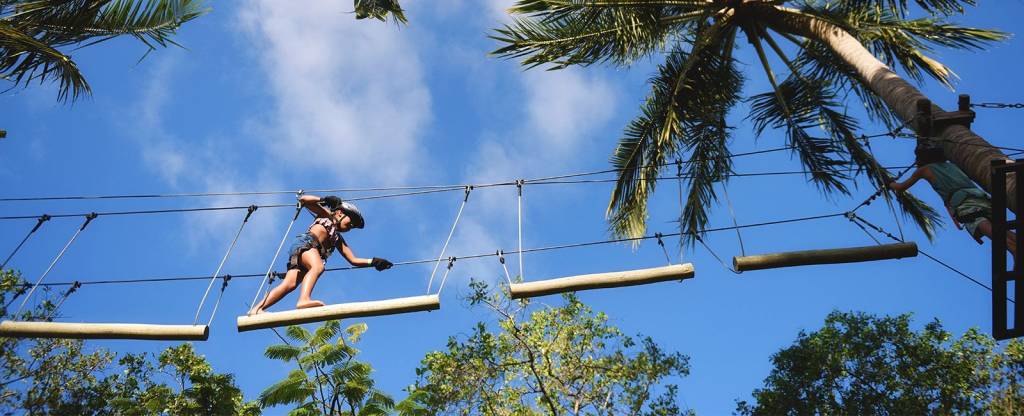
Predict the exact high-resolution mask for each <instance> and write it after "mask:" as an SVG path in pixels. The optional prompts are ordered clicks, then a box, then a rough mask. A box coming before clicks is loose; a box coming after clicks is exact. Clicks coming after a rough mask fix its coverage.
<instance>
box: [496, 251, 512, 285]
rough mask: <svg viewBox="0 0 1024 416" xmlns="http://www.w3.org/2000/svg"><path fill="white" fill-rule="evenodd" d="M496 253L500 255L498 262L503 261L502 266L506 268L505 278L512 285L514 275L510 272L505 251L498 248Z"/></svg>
mask: <svg viewBox="0 0 1024 416" xmlns="http://www.w3.org/2000/svg"><path fill="white" fill-rule="evenodd" d="M496 255H497V256H498V263H501V268H502V269H504V270H505V280H508V284H509V286H511V285H512V276H510V275H509V274H508V266H506V265H505V252H504V251H501V250H498V252H497V253H496Z"/></svg>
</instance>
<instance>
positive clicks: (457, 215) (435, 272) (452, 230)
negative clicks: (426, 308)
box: [427, 186, 473, 293]
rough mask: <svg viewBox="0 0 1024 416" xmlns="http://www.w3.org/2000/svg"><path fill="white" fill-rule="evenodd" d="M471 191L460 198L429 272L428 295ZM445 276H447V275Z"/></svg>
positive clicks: (469, 189) (468, 188) (471, 188)
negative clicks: (457, 208)
mask: <svg viewBox="0 0 1024 416" xmlns="http://www.w3.org/2000/svg"><path fill="white" fill-rule="evenodd" d="M472 190H473V187H472V186H467V187H466V194H465V196H463V198H462V205H461V206H459V213H458V214H456V215H455V222H453V223H452V229H451V231H448V238H447V239H446V240H444V246H443V247H441V254H440V255H438V256H437V262H435V263H434V271H432V272H430V281H428V282H427V293H430V288H431V287H433V286H434V275H435V274H437V266H440V265H441V259H443V258H444V252H445V251H447V250H448V243H449V242H451V241H452V235H454V234H455V227H457V226H458V225H459V219H461V218H462V210H464V209H465V208H466V202H469V193H470V191H472ZM445 275H446V276H447V273H446V274H445Z"/></svg>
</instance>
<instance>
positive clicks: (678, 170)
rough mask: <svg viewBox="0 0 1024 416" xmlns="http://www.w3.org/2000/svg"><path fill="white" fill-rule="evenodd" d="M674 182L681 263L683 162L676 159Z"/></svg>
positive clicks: (681, 260)
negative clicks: (676, 190) (677, 199)
mask: <svg viewBox="0 0 1024 416" xmlns="http://www.w3.org/2000/svg"><path fill="white" fill-rule="evenodd" d="M676 182H678V184H679V219H678V223H679V263H682V262H683V247H684V244H683V235H684V233H683V160H682V159H679V158H676Z"/></svg>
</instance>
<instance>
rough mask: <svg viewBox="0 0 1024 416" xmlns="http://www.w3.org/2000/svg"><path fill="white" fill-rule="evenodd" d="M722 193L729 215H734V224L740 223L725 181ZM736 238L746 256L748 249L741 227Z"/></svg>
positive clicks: (737, 230)
mask: <svg viewBox="0 0 1024 416" xmlns="http://www.w3.org/2000/svg"><path fill="white" fill-rule="evenodd" d="M722 194H724V195H725V202H726V204H727V205H728V206H729V215H730V216H732V225H738V224H737V223H736V211H734V210H733V209H732V200H730V199H729V187H728V186H727V184H726V183H725V182H722ZM736 239H737V240H739V242H740V254H742V255H744V256H746V255H747V250H746V248H744V247H743V235H741V234H740V229H739V228H737V229H736Z"/></svg>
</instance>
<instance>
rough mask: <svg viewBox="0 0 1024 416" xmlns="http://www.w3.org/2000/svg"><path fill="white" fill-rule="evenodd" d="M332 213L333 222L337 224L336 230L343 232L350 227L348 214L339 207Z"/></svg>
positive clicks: (350, 222) (350, 221)
mask: <svg viewBox="0 0 1024 416" xmlns="http://www.w3.org/2000/svg"><path fill="white" fill-rule="evenodd" d="M333 215H334V223H335V224H338V230H340V231H342V232H344V231H348V230H351V229H352V218H349V216H348V215H345V213H344V212H342V211H341V210H340V209H339V210H337V211H334V213H333Z"/></svg>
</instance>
